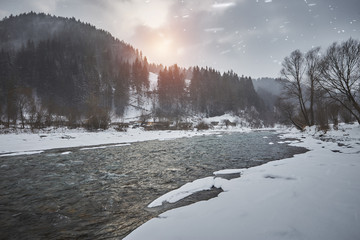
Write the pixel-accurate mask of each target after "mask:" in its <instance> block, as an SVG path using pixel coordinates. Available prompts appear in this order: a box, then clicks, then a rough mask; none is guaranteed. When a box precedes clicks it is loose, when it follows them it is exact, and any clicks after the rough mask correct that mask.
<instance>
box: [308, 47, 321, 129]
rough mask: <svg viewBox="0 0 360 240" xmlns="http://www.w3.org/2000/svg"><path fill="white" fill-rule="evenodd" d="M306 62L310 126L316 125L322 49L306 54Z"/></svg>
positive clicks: (315, 49) (318, 48) (314, 49)
mask: <svg viewBox="0 0 360 240" xmlns="http://www.w3.org/2000/svg"><path fill="white" fill-rule="evenodd" d="M305 61H306V75H307V80H308V83H307V84H308V89H309V91H310V94H309V97H310V109H309V113H310V125H314V124H315V114H314V105H315V95H316V94H315V91H316V88H317V85H318V84H317V82H318V79H319V75H320V66H321V56H320V47H317V48H313V49H311V50H310V51H308V52H307V53H306V54H305Z"/></svg>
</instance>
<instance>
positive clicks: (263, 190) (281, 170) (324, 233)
mask: <svg viewBox="0 0 360 240" xmlns="http://www.w3.org/2000/svg"><path fill="white" fill-rule="evenodd" d="M285 137H291V138H299V139H301V142H298V141H297V142H296V143H295V141H294V142H293V143H291V144H293V145H297V146H302V147H307V148H309V149H311V150H312V151H309V152H307V153H305V154H301V155H296V156H295V157H293V158H289V159H284V160H279V161H273V162H269V163H267V164H265V165H262V166H258V167H254V168H250V169H239V170H235V171H234V170H229V171H223V173H233V172H241V177H240V178H236V179H232V180H225V179H224V180H223V181H222V182H221V185H220V187H221V188H222V189H223V190H224V192H223V193H221V194H220V195H219V196H218V197H216V198H213V199H211V200H208V201H202V202H198V203H195V204H192V205H189V206H186V207H182V208H177V209H173V210H170V211H167V212H165V213H163V214H161V215H160V216H159V217H158V218H154V219H152V220H150V221H148V222H147V223H145V224H144V225H142V226H141V227H139V228H138V229H136V230H135V231H133V232H132V233H131V234H130V235H128V236H127V237H126V238H125V239H127V240H131V239H314V240H315V239H316V240H317V239H327V240H329V239H334V240H338V239H360V228H359V226H360V175H359V172H360V127H359V125H342V126H340V130H339V131H331V132H328V133H327V134H323V133H321V132H316V131H315V129H314V128H312V129H308V130H307V131H306V132H305V133H298V132H295V131H292V132H288V133H286V134H284V138H285ZM220 173H221V172H220ZM170 197H171V194H170V195H169V196H167V198H170Z"/></svg>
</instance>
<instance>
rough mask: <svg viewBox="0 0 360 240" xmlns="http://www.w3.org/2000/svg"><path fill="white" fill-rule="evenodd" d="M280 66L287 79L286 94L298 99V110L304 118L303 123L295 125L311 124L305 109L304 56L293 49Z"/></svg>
mask: <svg viewBox="0 0 360 240" xmlns="http://www.w3.org/2000/svg"><path fill="white" fill-rule="evenodd" d="M282 66H283V68H282V69H281V75H282V76H283V77H284V78H285V79H287V80H288V81H289V82H288V84H286V86H285V91H286V96H287V97H288V98H292V99H296V100H297V101H298V103H299V107H300V112H301V115H302V116H303V119H304V123H297V124H296V125H307V126H311V122H310V120H309V114H308V111H307V109H306V97H305V89H304V88H305V86H306V85H305V84H306V82H305V78H304V74H305V73H306V70H307V67H306V62H305V57H304V55H303V54H302V52H301V51H300V50H295V51H293V52H292V53H291V54H290V56H289V57H286V58H285V59H284V62H283V63H282Z"/></svg>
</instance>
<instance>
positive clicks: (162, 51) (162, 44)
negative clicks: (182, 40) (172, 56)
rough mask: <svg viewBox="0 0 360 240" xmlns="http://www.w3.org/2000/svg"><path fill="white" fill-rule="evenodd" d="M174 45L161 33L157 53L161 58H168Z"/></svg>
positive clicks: (156, 44)
mask: <svg viewBox="0 0 360 240" xmlns="http://www.w3.org/2000/svg"><path fill="white" fill-rule="evenodd" d="M172 43H173V40H172V39H171V38H170V37H169V36H165V35H164V34H162V33H159V37H158V39H157V42H156V43H155V51H156V52H157V53H158V55H160V56H166V55H167V54H169V53H170V52H171V51H172V47H173V46H172Z"/></svg>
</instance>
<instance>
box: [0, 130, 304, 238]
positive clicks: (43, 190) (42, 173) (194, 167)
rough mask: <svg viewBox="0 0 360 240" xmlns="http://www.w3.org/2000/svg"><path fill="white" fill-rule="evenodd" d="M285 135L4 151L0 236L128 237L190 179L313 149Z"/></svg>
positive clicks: (0, 163)
mask: <svg viewBox="0 0 360 240" xmlns="http://www.w3.org/2000/svg"><path fill="white" fill-rule="evenodd" d="M279 141H280V139H279V138H278V135H276V134H275V133H273V132H252V133H224V134H221V135H211V136H199V137H192V138H180V139H175V140H168V141H157V140H156V141H148V142H139V143H132V144H130V145H124V146H112V147H107V148H97V149H85V150H84V149H82V148H71V149H54V150H49V151H45V152H43V153H41V154H36V155H25V156H12V157H1V158H0V216H1V217H0V234H1V235H0V239H121V238H123V237H125V236H126V235H127V234H129V233H130V232H131V231H132V230H134V229H135V228H136V227H138V226H140V225H141V224H143V223H144V222H146V221H148V220H149V219H151V218H152V217H155V216H157V215H158V214H159V212H157V211H149V210H148V209H146V206H147V205H148V204H149V203H150V202H152V201H153V200H154V199H156V198H157V197H159V196H161V195H163V194H164V193H166V192H169V191H171V190H173V189H175V188H178V187H180V186H181V185H183V184H185V183H187V182H191V181H193V180H195V179H199V178H203V177H207V176H212V173H213V172H214V171H217V170H221V169H228V168H247V167H252V166H256V165H260V164H263V163H266V162H268V161H272V160H276V159H282V158H287V157H291V156H293V155H294V154H298V153H303V152H305V151H306V150H305V149H304V148H299V147H293V146H289V145H287V144H284V143H283V144H279V143H278V142H279ZM270 142H273V143H274V144H269V143H270ZM64 152H65V153H66V152H71V153H69V154H63V153H64Z"/></svg>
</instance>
